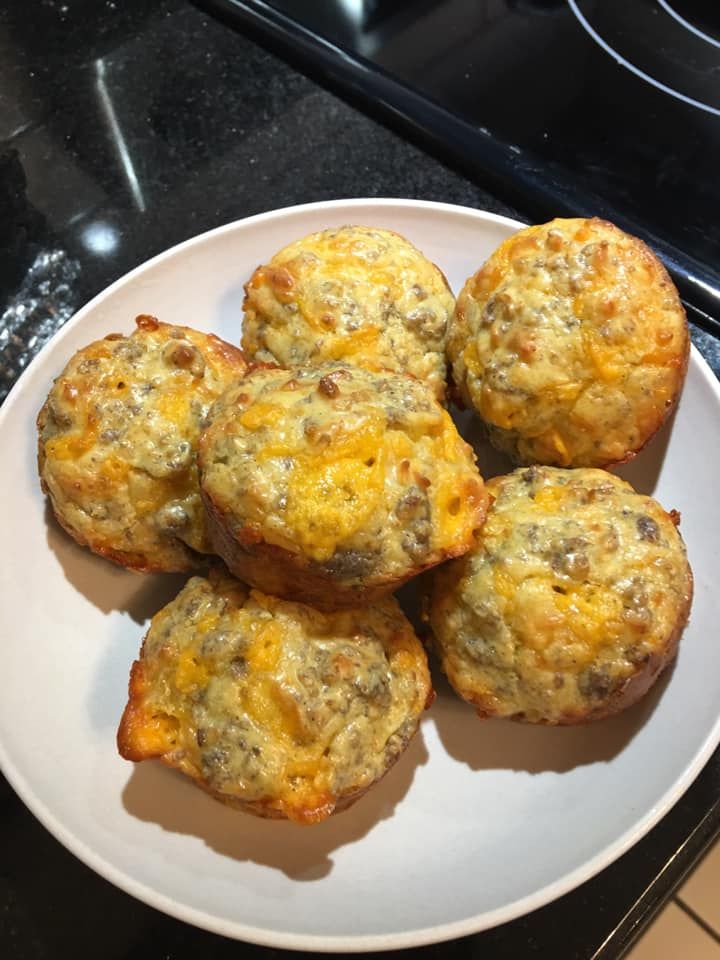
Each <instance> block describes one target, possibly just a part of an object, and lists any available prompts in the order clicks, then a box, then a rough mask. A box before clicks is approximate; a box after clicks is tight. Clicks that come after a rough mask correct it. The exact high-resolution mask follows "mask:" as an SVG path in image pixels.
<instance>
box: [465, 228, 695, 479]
mask: <svg viewBox="0 0 720 960" xmlns="http://www.w3.org/2000/svg"><path fill="white" fill-rule="evenodd" d="M689 349H690V339H689V335H688V329H687V322H686V319H685V313H684V311H683V308H682V305H681V303H680V298H679V297H678V294H677V290H676V289H675V287H674V286H673V284H672V281H671V280H670V278H669V276H668V275H667V272H666V270H665V268H664V267H663V266H662V264H661V263H660V261H659V260H658V259H657V257H656V256H655V255H654V254H653V253H652V251H651V250H650V249H649V248H648V247H647V246H646V245H645V244H644V243H643V242H642V241H641V240H638V239H637V238H636V237H632V236H629V235H628V234H626V233H623V232H622V231H621V230H619V229H618V228H617V227H615V226H613V224H611V223H608V222H607V221H605V220H598V219H591V220H582V219H575V220H561V219H558V220H553V221H551V222H550V223H546V224H543V225H542V226H535V227H528V228H527V229H525V230H521V231H520V232H519V233H517V234H515V235H514V236H512V237H510V238H509V239H507V240H506V241H505V242H504V243H502V244H501V245H500V247H499V248H498V249H497V250H496V251H495V252H494V253H493V254H492V256H491V257H490V258H489V259H488V261H487V262H486V263H485V264H484V266H483V267H482V268H481V269H480V270H479V271H478V272H477V273H476V274H475V275H474V276H473V277H471V278H470V279H469V280H468V281H467V283H466V284H465V286H464V288H463V290H462V292H461V294H460V296H459V297H458V302H457V308H456V311H455V314H454V318H453V320H452V322H451V325H450V330H449V333H448V356H449V359H450V361H451V363H452V369H453V377H454V380H455V383H456V385H457V388H458V390H459V393H460V395H461V397H462V399H463V400H464V401H465V403H467V404H468V405H469V406H472V407H474V408H475V409H476V410H477V412H478V413H479V414H480V416H481V417H482V419H483V420H484V422H485V424H486V426H487V431H488V435H489V438H490V440H491V442H492V443H493V444H494V445H495V446H496V447H497V448H498V449H500V450H502V451H504V452H505V453H507V454H509V455H510V456H511V457H512V458H513V459H514V460H515V461H516V462H519V463H546V464H554V465H557V466H562V467H569V466H576V467H579V466H587V467H602V466H607V465H609V464H612V463H620V462H623V461H625V460H628V459H630V458H631V457H633V456H635V454H636V453H637V452H638V451H639V450H640V449H641V448H642V447H643V446H644V445H645V444H646V443H647V442H648V440H649V439H650V438H651V437H652V436H653V434H654V433H655V432H656V431H657V430H658V428H659V427H660V426H661V425H662V423H663V422H664V420H665V419H666V417H667V416H668V414H669V413H670V411H671V410H672V408H673V406H674V404H675V402H676V400H677V398H678V395H679V393H680V389H681V387H682V383H683V380H684V378H685V372H686V369H687V363H688V356H689Z"/></svg>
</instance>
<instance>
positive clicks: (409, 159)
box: [0, 0, 720, 960]
mask: <svg viewBox="0 0 720 960" xmlns="http://www.w3.org/2000/svg"><path fill="white" fill-rule="evenodd" d="M0 90H2V91H3V94H4V97H3V98H1V99H0V139H1V140H2V148H1V149H0V248H1V249H2V256H0V311H3V313H2V317H1V318H0V349H1V350H2V352H1V353H0V389H2V395H4V392H5V391H6V389H7V388H9V386H10V385H11V384H12V382H13V380H14V379H15V378H16V376H17V375H18V373H19V372H20V370H21V369H22V367H23V366H24V365H25V364H26V363H27V362H28V360H29V359H30V358H31V357H32V355H33V354H34V353H35V352H36V351H37V349H38V348H39V346H41V344H42V343H43V342H44V340H45V339H47V337H48V336H50V335H51V334H52V333H53V332H54V330H56V329H57V328H58V327H59V326H60V325H61V324H62V323H63V322H64V321H65V320H67V319H68V318H69V317H70V316H71V315H72V313H73V312H74V311H75V310H76V309H77V308H78V307H79V306H81V305H82V304H83V303H84V302H86V301H87V300H88V299H89V298H90V297H92V296H93V295H94V294H96V293H97V292H99V291H100V290H101V289H103V288H104V287H105V286H106V285H107V284H109V283H110V282H111V281H113V280H114V279H116V278H117V277H119V276H121V275H122V274H124V273H125V272H126V271H127V270H129V269H130V268H132V267H134V266H136V265H137V264H139V263H141V262H142V261H144V260H146V259H147V258H148V257H150V256H152V255H153V254H155V253H158V252H159V251H161V250H163V249H165V248H166V247H168V246H171V245H172V244H174V243H177V242H179V241H181V240H184V239H186V238H187V237H190V236H192V235H194V234H197V233H199V232H201V231H203V230H206V229H208V228H211V227H214V226H217V225H219V224H222V223H226V222H228V221H232V220H235V219H237V218H240V217H245V216H248V215H250V214H254V213H258V212H260V211H263V210H269V209H272V208H276V207H282V206H287V205H290V204H294V203H302V202H309V201H313V200H322V199H330V198H341V197H352V196H396V197H413V198H422V199H429V200H441V201H445V202H451V203H459V204H466V205H469V206H473V207H477V208H482V209H486V210H492V211H495V212H499V213H506V214H509V215H511V216H517V217H519V218H520V219H528V216H529V215H527V214H524V212H523V211H522V210H520V211H518V210H513V209H511V208H510V207H509V206H508V205H507V204H506V203H503V202H502V200H500V199H498V198H497V197H495V196H493V195H491V194H490V193H489V192H488V191H487V190H486V189H483V186H482V176H481V175H480V174H478V177H477V181H476V182H470V181H469V180H467V179H466V178H464V177H463V176H461V175H459V174H458V173H456V172H453V170H451V169H449V168H448V167H446V166H444V165H443V164H442V163H441V162H440V161H439V160H437V159H436V158H434V157H433V156H431V155H430V154H428V153H426V152H424V151H422V150H421V149H419V148H418V147H416V146H414V145H412V144H410V143H409V142H408V141H407V140H405V139H403V138H401V137H400V136H398V135H396V134H395V133H393V132H391V131H390V130H388V129H387V128H386V127H384V126H382V125H380V124H379V123H377V122H376V121H375V120H373V119H370V118H369V117H367V116H365V115H364V114H362V113H360V112H358V110H356V109H354V108H353V107H351V106H349V105H348V104H346V103H345V102H343V101H341V100H339V99H337V98H336V97H335V96H334V95H333V94H331V93H329V92H327V91H326V90H324V89H322V88H321V87H319V86H318V85H317V84H316V83H314V82H312V81H311V80H309V79H307V78H306V77H305V76H304V75H302V74H301V73H300V72H298V71H297V70H296V69H293V68H291V67H289V66H287V65H286V64H285V63H283V62H282V61H280V60H278V59H276V58H275V57H274V56H273V55H271V54H270V53H268V52H266V51H264V50H263V49H261V48H260V47H258V46H257V45H255V44H254V43H253V42H251V41H250V40H249V39H248V38H247V37H245V36H243V35H242V34H241V33H239V32H235V31H233V30H231V29H229V28H228V27H226V26H224V25H221V24H220V23H218V22H217V21H215V20H213V19H211V18H210V17H209V16H208V15H206V14H205V13H204V12H202V11H201V10H199V9H198V8H197V7H195V6H192V5H190V4H188V3H186V2H183V0H164V2H161V3H155V2H150V0H147V2H141V0H125V2H121V0H106V2H104V3H98V2H96V0H92V2H90V0H79V2H78V0H42V2H40V0H34V2H32V3H31V4H26V3H21V2H20V0H8V2H7V3H6V4H5V5H4V6H3V9H2V11H0ZM694 337H695V339H696V342H697V343H698V345H699V346H700V348H701V350H702V351H703V353H704V354H705V355H706V357H707V358H708V359H709V360H710V361H711V364H712V365H713V368H714V370H715V372H716V373H718V371H720V351H719V350H718V347H717V343H716V342H715V341H714V340H713V339H712V338H711V337H709V336H708V335H706V334H702V333H701V332H700V331H697V330H695V331H694ZM18 722H21V718H18ZM719 796H720V753H716V755H715V756H714V757H713V758H712V760H711V761H710V763H709V764H708V765H707V767H706V768H705V770H704V771H703V773H702V774H701V775H700V777H699V778H698V780H697V781H696V783H695V784H694V785H693V786H692V787H691V788H690V790H689V791H688V792H687V793H686V795H685V796H684V797H683V798H682V799H681V800H680V801H679V802H678V804H677V805H676V806H675V808H674V809H673V810H672V811H671V812H670V814H668V816H667V817H666V818H665V819H664V820H663V821H662V822H661V823H660V824H659V825H658V826H657V827H656V828H655V829H654V830H653V831H652V832H651V833H650V834H649V836H648V837H647V838H645V839H644V840H643V841H641V842H640V843H639V844H637V846H636V847H635V848H633V849H632V850H631V851H630V852H629V853H627V854H626V855H625V856H624V857H622V858H621V859H620V860H619V861H618V862H616V863H615V864H614V865H612V866H611V867H609V868H608V869H607V870H605V871H604V872H603V873H602V874H600V875H599V876H598V877H596V878H594V879H593V880H591V881H589V882H588V883H585V884H584V885H583V886H581V887H580V888H578V889H577V890H576V891H574V892H573V893H571V894H569V895H567V896H565V897H564V898H562V899H561V900H559V901H557V902H555V903H554V904H551V905H549V906H548V907H545V908H543V909H542V910H539V911H537V912H535V913H533V914H531V915H529V916H527V917H525V918H523V919H521V920H518V921H515V922H514V923H511V924H507V925H505V926H502V927H499V928H497V929H495V930H492V931H488V932H486V933H483V934H480V935H477V936H475V937H470V938H467V939H465V940H463V941H458V942H456V943H454V944H452V945H445V946H438V947H429V948H426V949H424V950H422V951H416V953H422V954H424V955H425V956H428V957H441V956H442V957H458V958H460V957H474V956H476V955H477V956H479V955H481V954H482V956H483V957H490V958H494V957H499V958H503V957H517V956H523V957H535V956H537V957H545V956H547V957H553V958H590V957H594V956H602V957H617V956H619V955H620V953H621V952H622V950H623V949H624V947H625V946H626V945H627V943H628V942H629V941H630V939H631V938H632V935H633V934H634V932H636V931H637V930H638V929H639V928H640V927H641V926H642V925H643V923H644V922H645V921H646V920H647V918H648V917H649V916H650V915H651V914H652V912H653V911H654V910H655V909H656V908H657V907H658V906H659V904H660V903H661V902H662V900H663V898H664V897H666V896H667V895H668V893H669V892H670V891H671V890H672V889H673V887H674V886H675V885H676V884H677V883H679V882H680V880H681V879H682V877H683V875H684V874H685V872H686V871H687V870H688V869H689V868H690V866H691V865H692V863H693V862H694V861H695V859H696V858H697V857H698V856H699V855H700V853H701V852H702V851H703V849H704V848H705V847H706V845H707V844H708V843H709V842H710V840H711V839H712V838H713V836H715V835H716V834H717V832H718V830H720V804H719V803H718V800H717V798H718V797H719ZM0 811H1V813H2V816H1V817H0V849H2V851H3V855H2V857H1V858H0V955H1V956H3V957H4V958H7V960H20V958H55V957H57V956H61V955H62V954H64V953H65V952H66V951H67V952H68V953H71V954H72V955H73V956H74V957H76V958H78V960H82V958H85V957H88V958H90V957H93V958H95V957H97V956H103V957H105V958H108V960H111V958H126V957H133V958H144V957H148V958H158V960H160V958H166V957H171V958H173V960H176V958H178V960H179V958H185V957H191V956H194V955H199V954H201V953H202V954H204V955H207V956H210V957H224V956H228V957H229V956H238V955H239V956H243V957H258V958H261V957H262V958H266V957H270V956H281V955H283V952H282V951H276V950H272V951H271V950H265V949H263V948H260V947H252V946H247V945H242V944H237V943H235V942H233V941H227V940H223V939H222V938H220V937H217V936H214V935H211V934H208V933H205V932H203V931H200V930H196V929H194V928H191V927H188V926H186V925H185V924H182V923H180V922H178V921H175V920H172V919H170V918H168V917H165V916H164V915H162V914H160V913H157V912H156V911H155V910H153V909H151V908H150V907H146V906H145V905H143V904H141V903H139V902H137V901H135V900H133V899H132V898H131V897H129V896H127V895H126V894H124V893H122V892H120V891H118V890H116V889H115V888H114V887H112V886H111V885H110V884H108V883H107V882H106V881H104V880H102V879H100V878H99V877H97V876H95V875H94V874H93V873H92V872H91V871H90V870H89V869H88V868H86V867H85V866H84V865H82V864H81V863H80V862H79V861H77V860H76V859H75V858H74V857H73V856H72V855H71V854H69V853H67V852H66V851H65V850H64V849H63V848H62V847H61V846H60V844H59V843H58V842H57V841H55V840H54V839H53V838H52V837H51V836H50V835H49V834H48V833H46V831H45V830H44V829H43V828H42V827H41V826H40V825H39V823H38V822H37V821H36V820H35V819H34V818H33V816H32V815H31V814H30V813H29V812H28V811H27V810H26V809H25V807H24V806H23V805H22V804H21V803H20V801H19V800H18V799H17V798H16V796H15V795H14V793H13V792H12V790H11V789H10V787H9V786H8V785H7V783H6V782H5V781H4V780H2V779H1V778H0Z"/></svg>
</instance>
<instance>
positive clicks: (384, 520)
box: [199, 364, 486, 608]
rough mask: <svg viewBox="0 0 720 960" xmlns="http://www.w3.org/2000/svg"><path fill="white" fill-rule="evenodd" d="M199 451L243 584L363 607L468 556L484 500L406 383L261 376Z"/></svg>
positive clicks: (205, 489) (447, 437) (220, 533)
mask: <svg viewBox="0 0 720 960" xmlns="http://www.w3.org/2000/svg"><path fill="white" fill-rule="evenodd" d="M210 420H211V422H210V426H209V427H208V429H207V430H206V431H205V432H204V433H203V435H202V437H201V439H200V447H199V464H200V473H201V481H200V482H201V488H202V493H203V498H204V500H205V505H206V508H207V512H208V524H209V531H210V536H211V538H212V542H213V545H214V547H215V549H216V550H217V552H218V553H219V555H220V556H221V557H222V558H223V559H224V560H225V562H226V563H227V565H228V567H229V568H230V569H231V570H232V572H233V573H235V575H236V576H238V577H240V578H241V579H243V580H246V581H247V582H249V583H251V584H252V585H253V586H255V587H258V588H259V589H261V590H264V591H265V592H267V593H271V594H274V595H276V596H282V597H286V598H288V599H291V600H302V601H304V602H306V603H310V604H312V605H313V606H317V607H321V608H333V607H335V606H341V605H343V606H355V605H358V604H359V603H360V602H366V601H368V600H370V599H372V598H375V597H378V596H381V595H383V594H385V593H388V592H390V591H392V590H394V589H395V588H396V587H398V586H399V585H400V584H401V583H403V582H404V581H406V580H408V579H409V578H410V577H412V576H414V575H415V574H416V573H419V572H420V571H421V570H424V569H426V568H428V567H431V566H434V565H435V564H437V563H440V562H441V561H443V560H445V559H447V558H448V557H456V556H459V555H460V554H462V553H464V552H465V551H466V550H467V549H469V547H470V545H471V543H472V542H473V535H474V532H475V530H476V529H477V528H478V527H479V526H480V524H481V523H482V520H483V517H484V513H485V506H486V497H485V493H484V487H483V482H482V479H481V477H480V475H479V473H478V472H477V468H476V466H475V457H474V454H473V452H472V450H471V448H470V447H469V446H468V445H467V444H466V443H465V442H464V441H463V440H462V439H461V438H460V436H459V435H458V433H457V430H456V429H455V426H454V424H453V422H452V420H451V419H450V416H449V415H448V413H447V411H446V410H444V409H443V407H441V406H440V404H439V403H438V402H437V400H436V399H435V397H434V396H433V394H432V391H431V390H430V389H429V388H428V387H426V386H425V385H424V384H422V383H420V382H419V381H417V380H414V379H412V378H411V377H408V376H403V375H400V374H392V373H373V372H371V371H368V370H362V369H360V368H359V367H350V366H345V365H341V364H323V365H321V366H319V367H303V368H299V369H294V370H281V369H278V368H273V369H268V368H264V369H256V370H253V371H252V372H251V373H250V374H248V376H247V377H246V379H245V380H244V381H243V382H242V383H241V384H240V385H239V386H237V387H234V388H232V389H231V390H229V391H228V392H227V393H226V394H225V396H223V397H222V398H221V400H220V401H218V403H217V404H216V406H215V407H214V408H213V411H212V412H211V418H210Z"/></svg>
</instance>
